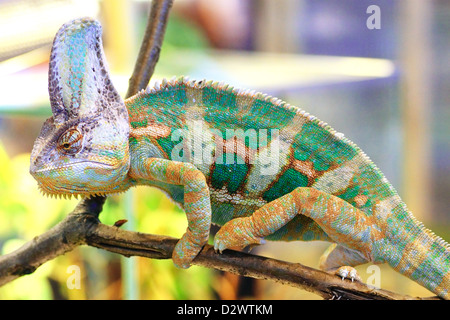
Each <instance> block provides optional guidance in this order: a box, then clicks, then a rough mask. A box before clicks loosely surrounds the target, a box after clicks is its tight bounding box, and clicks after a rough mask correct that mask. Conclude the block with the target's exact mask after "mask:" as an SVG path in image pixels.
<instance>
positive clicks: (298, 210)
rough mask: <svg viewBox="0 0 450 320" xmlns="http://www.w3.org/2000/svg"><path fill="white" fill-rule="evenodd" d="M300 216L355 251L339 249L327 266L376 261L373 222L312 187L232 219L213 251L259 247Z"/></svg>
mask: <svg viewBox="0 0 450 320" xmlns="http://www.w3.org/2000/svg"><path fill="white" fill-rule="evenodd" d="M297 214H303V215H305V216H307V217H309V218H312V219H313V220H314V221H315V222H316V223H317V224H318V225H319V226H320V227H321V228H322V229H323V230H324V232H325V233H326V234H327V235H328V236H329V237H330V238H331V239H332V240H333V241H334V242H336V243H340V244H343V245H345V246H346V247H349V248H353V250H352V251H350V250H347V252H346V251H345V250H343V249H342V248H343V246H338V247H339V249H337V251H335V252H333V253H331V252H330V254H329V258H327V259H325V260H323V262H324V266H327V267H328V266H331V264H333V266H332V267H339V266H335V264H341V265H340V266H342V265H347V264H350V265H355V264H359V263H363V262H367V261H371V260H373V259H372V258H371V256H370V252H371V246H372V241H371V232H372V231H371V225H372V222H371V221H370V219H369V218H368V217H367V216H366V215H365V213H364V212H362V211H360V210H358V209H357V208H355V207H353V206H352V205H350V204H349V203H348V202H346V201H344V200H342V199H340V198H338V197H335V196H333V195H330V194H327V193H324V192H322V191H319V190H316V189H313V188H297V189H295V190H294V191H292V192H290V193H288V194H286V195H284V196H282V197H280V198H278V199H276V200H274V201H272V202H270V203H268V204H266V205H264V206H263V207H261V208H259V209H258V210H256V211H255V212H254V213H253V215H252V216H249V217H245V218H236V219H233V220H230V221H229V222H227V223H226V224H225V225H224V226H223V227H222V228H221V229H220V230H219V232H218V233H217V234H216V237H215V239H214V248H215V249H216V250H219V251H220V252H221V251H223V250H224V249H226V248H231V247H240V248H242V247H245V246H247V245H252V244H260V243H261V242H262V241H263V239H264V237H266V236H268V235H270V234H272V233H274V232H275V231H276V230H278V229H279V228H281V227H282V226H283V225H285V224H286V223H288V222H289V221H290V220H291V219H292V218H294V217H295V216H296V215H297ZM350 252H352V254H350ZM356 252H357V254H356ZM343 253H346V254H343ZM338 257H339V259H338Z"/></svg>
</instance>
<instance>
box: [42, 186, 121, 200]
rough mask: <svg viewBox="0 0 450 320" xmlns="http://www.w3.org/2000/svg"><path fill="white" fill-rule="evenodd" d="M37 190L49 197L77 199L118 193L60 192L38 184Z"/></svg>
mask: <svg viewBox="0 0 450 320" xmlns="http://www.w3.org/2000/svg"><path fill="white" fill-rule="evenodd" d="M38 188H39V191H40V192H41V194H42V195H44V196H46V197H49V198H53V197H54V198H56V199H58V198H59V199H68V200H70V199H72V197H73V198H75V199H78V197H80V199H90V198H93V197H106V196H108V195H112V194H118V193H119V192H117V191H116V192H82V191H80V192H78V191H75V192H74V191H62V192H58V191H54V190H49V189H46V188H45V187H43V186H42V185H39V186H38Z"/></svg>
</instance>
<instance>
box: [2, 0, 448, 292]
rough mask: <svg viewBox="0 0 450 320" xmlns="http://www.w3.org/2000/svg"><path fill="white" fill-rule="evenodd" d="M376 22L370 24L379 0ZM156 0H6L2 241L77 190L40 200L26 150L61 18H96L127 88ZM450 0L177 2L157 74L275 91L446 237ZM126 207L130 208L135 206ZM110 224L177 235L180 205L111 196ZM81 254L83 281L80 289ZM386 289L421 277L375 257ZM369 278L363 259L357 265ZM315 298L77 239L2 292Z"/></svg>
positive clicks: (282, 255) (293, 255) (44, 97)
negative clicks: (331, 131) (76, 279)
mask: <svg viewBox="0 0 450 320" xmlns="http://www.w3.org/2000/svg"><path fill="white" fill-rule="evenodd" d="M372 4H376V5H377V6H378V7H379V8H380V12H381V25H380V29H370V28H368V27H367V20H368V19H369V17H370V16H371V13H370V12H369V13H368V12H367V9H368V7H369V6H370V5H372ZM148 9H149V3H148V1H126V0H108V1H92V0H89V1H86V0H84V1H83V0H79V1H75V0H72V1H61V0H60V1H43V0H41V1H36V0H35V1H11V0H0V253H1V254H5V253H8V252H11V251H13V250H14V249H15V248H18V247H19V246H21V245H22V244H24V243H25V242H27V241H30V240H31V239H33V237H35V236H36V235H39V234H41V233H43V232H45V231H46V230H48V229H49V228H51V227H52V226H54V225H55V224H57V223H58V222H59V221H61V220H62V219H63V218H64V217H65V216H66V215H67V213H69V212H70V211H72V210H73V208H74V207H75V206H76V204H77V201H76V200H60V199H52V198H47V197H45V196H42V195H41V194H40V193H39V191H38V189H37V185H36V183H35V181H34V180H33V178H32V177H31V176H30V175H29V173H28V168H29V153H30V151H31V148H32V145H33V142H34V139H35V138H36V137H37V135H38V133H39V130H40V127H41V125H42V123H43V121H44V120H45V118H46V117H49V116H50V105H49V100H48V94H47V71H48V58H49V54H50V48H51V41H52V39H53V36H54V34H55V33H56V31H57V29H58V28H59V26H60V25H61V24H63V23H64V22H66V21H68V20H70V19H72V18H76V17H80V16H93V17H96V18H97V19H99V20H100V21H101V23H102V25H103V29H104V39H103V40H104V46H105V51H106V56H107V59H108V62H109V65H110V68H111V71H112V73H113V80H114V83H115V86H116V87H117V88H118V90H119V91H120V92H121V93H122V94H124V93H125V91H126V88H127V81H128V78H129V76H130V75H131V72H132V70H133V67H134V62H135V59H136V55H137V52H138V49H139V46H140V41H141V39H142V35H143V32H144V28H145V25H146V19H147V13H148ZM449 18H450V4H449V3H448V1H437V0H434V1H416V0H409V1H392V0H389V1H388V0H378V1H376V3H375V2H374V1H369V0H345V1H331V0H320V1H317V0H277V1H274V0H175V4H174V7H173V9H172V12H171V15H170V21H169V24H168V29H167V32H166V38H165V42H164V45H163V48H162V52H161V58H160V61H159V63H158V65H157V69H156V74H155V75H154V77H153V79H152V81H154V80H155V79H161V78H163V77H169V78H170V77H172V76H174V75H177V76H178V75H189V76H190V77H191V78H193V79H202V78H207V79H213V80H217V81H224V82H227V83H229V84H231V85H233V86H236V87H244V88H250V89H255V90H257V91H262V92H266V93H269V94H271V95H275V96H277V97H279V98H282V99H283V100H286V101H288V102H289V103H291V104H294V105H297V106H300V107H302V108H304V109H305V110H306V111H308V112H310V113H312V114H314V115H316V116H318V117H319V118H320V119H322V120H324V121H326V122H328V123H329V124H330V125H331V126H332V127H334V128H335V129H336V130H338V131H340V132H344V133H345V136H346V137H348V138H349V139H351V140H353V141H354V142H356V143H357V144H358V145H359V146H360V147H361V148H362V149H363V150H364V151H365V152H366V153H367V154H368V155H369V156H370V157H371V158H372V160H373V161H374V162H375V163H376V164H377V165H378V166H379V167H380V168H381V170H382V171H383V172H384V173H385V175H386V176H387V178H388V180H389V181H390V182H391V183H392V184H393V185H394V186H395V187H396V189H397V190H398V191H399V193H400V195H401V196H402V198H403V199H404V200H405V202H406V203H407V204H408V206H409V208H410V209H411V210H412V211H413V213H414V214H415V216H416V217H418V218H419V220H421V221H423V222H424V223H425V225H426V226H427V227H430V228H431V229H432V230H433V231H435V232H436V233H437V234H438V235H440V236H442V237H443V238H445V239H446V240H447V241H448V240H449V239H450V231H449V226H450V213H449V212H448V208H449V207H450V197H448V194H449V192H450V162H449V158H450V139H449V137H450V129H449V126H448V123H449V120H450V108H449V102H450V93H449V91H448V88H449V86H450V62H449V60H448V55H449V52H450V50H449V49H450V43H449V41H448V39H449V35H450V24H449V21H450V19H449ZM127 212H128V213H130V212H132V213H133V214H132V215H130V214H128V213H127ZM100 219H101V221H102V222H103V223H105V224H108V225H112V224H114V222H115V221H117V220H120V219H128V220H129V222H127V223H126V224H125V225H124V226H123V228H128V229H132V230H137V231H141V232H146V233H155V234H164V235H170V236H174V237H180V236H181V235H182V234H183V232H184V230H185V228H186V225H187V223H186V218H185V216H184V213H183V212H182V211H181V210H180V209H178V208H177V207H176V206H175V205H174V204H173V203H172V202H171V201H170V200H169V199H167V197H166V196H165V195H164V194H162V193H161V192H159V191H158V190H155V189H152V188H145V187H140V188H136V189H133V190H132V191H131V192H128V193H126V194H125V195H121V196H113V197H110V198H108V200H107V202H106V204H105V207H104V210H103V212H102V213H101V215H100ZM327 246H328V245H327V244H326V243H323V242H314V243H302V242H292V243H288V244H286V243H282V244H280V243H269V244H267V245H265V246H262V247H260V248H257V249H256V251H254V252H256V253H257V254H261V255H265V256H270V257H274V258H277V259H282V260H288V261H292V262H301V263H303V264H306V265H308V266H312V267H316V268H317V266H318V259H319V257H320V255H321V254H322V252H323V251H324V250H325V249H326V247H327ZM73 266H75V267H76V268H78V269H77V270H79V272H80V279H81V282H80V287H79V288H73V287H72V286H71V283H70V281H71V279H72V278H71V275H72V272H73V268H72V267H73ZM380 268H381V269H380V270H381V271H380V276H379V277H380V280H381V286H382V287H383V288H385V289H388V290H393V291H396V292H399V293H406V294H410V295H422V296H428V295H431V294H430V293H429V292H428V291H427V290H426V289H424V288H422V287H420V286H419V285H417V284H415V283H413V282H412V281H410V280H408V279H406V278H405V277H403V276H401V275H399V274H397V273H395V272H394V271H392V270H391V269H389V268H388V267H386V266H383V265H382V266H380ZM358 271H359V273H360V276H361V277H362V279H363V280H364V281H368V282H370V281H371V280H370V279H372V278H371V275H372V273H371V271H370V268H369V266H367V265H365V266H360V267H358ZM236 298H256V299H316V298H318V297H317V296H315V295H312V294H309V293H307V292H305V291H302V290H298V289H294V288H290V287H286V286H282V285H278V284H275V283H273V282H269V281H254V280H251V279H246V278H240V277H237V276H234V275H230V274H227V273H222V272H218V271H215V270H209V269H205V268H200V267H195V266H193V267H191V268H190V269H188V270H179V269H176V268H175V267H174V266H173V264H172V262H171V260H168V261H157V260H149V259H143V258H123V257H120V256H119V255H116V254H111V253H108V252H105V251H102V250H99V249H96V248H91V247H86V246H83V247H79V248H77V249H75V250H74V251H72V252H69V253H67V254H65V255H64V256H60V257H58V258H56V259H54V260H52V261H50V262H48V263H46V264H45V265H43V266H42V267H40V268H38V269H37V270H36V272H34V273H33V274H31V275H28V276H24V277H21V278H19V279H17V280H15V281H13V282H11V283H9V284H7V285H5V286H3V287H0V299H236Z"/></svg>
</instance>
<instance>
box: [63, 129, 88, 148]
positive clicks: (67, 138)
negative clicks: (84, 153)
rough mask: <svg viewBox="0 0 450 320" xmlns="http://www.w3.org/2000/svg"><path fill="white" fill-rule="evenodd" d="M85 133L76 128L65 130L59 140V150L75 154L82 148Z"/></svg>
mask: <svg viewBox="0 0 450 320" xmlns="http://www.w3.org/2000/svg"><path fill="white" fill-rule="evenodd" d="M82 138H83V135H82V134H81V133H80V131H78V130H76V129H70V130H67V131H66V132H64V133H63V134H62V135H61V136H60V137H59V140H58V150H60V151H62V152H63V153H66V154H75V153H77V152H78V151H80V150H81V141H82Z"/></svg>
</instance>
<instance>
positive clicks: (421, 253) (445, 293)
mask: <svg viewBox="0 0 450 320" xmlns="http://www.w3.org/2000/svg"><path fill="white" fill-rule="evenodd" d="M393 217H394V218H393V219H392V220H391V221H390V222H388V226H389V228H388V232H387V236H386V238H385V239H384V241H385V242H390V244H389V245H387V246H384V248H390V250H385V251H384V252H380V255H381V256H383V258H384V260H385V261H386V262H387V263H388V264H389V265H390V266H391V267H393V268H394V269H395V270H396V271H398V272H400V273H401V274H403V275H405V276H407V277H408V278H410V279H411V280H413V281H416V282H417V283H419V284H421V285H422V286H424V287H425V288H427V289H428V290H430V291H432V292H434V293H435V294H437V295H438V296H440V297H442V298H445V299H450V245H449V244H448V243H447V242H445V241H444V240H443V239H442V238H440V237H438V236H437V235H435V234H434V233H433V232H431V231H430V230H428V229H426V228H425V227H424V226H423V225H422V223H421V222H419V221H417V220H416V219H415V218H414V217H413V216H412V215H411V214H410V213H408V212H407V211H406V210H402V212H401V214H393ZM379 248H383V246H380V247H379Z"/></svg>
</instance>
